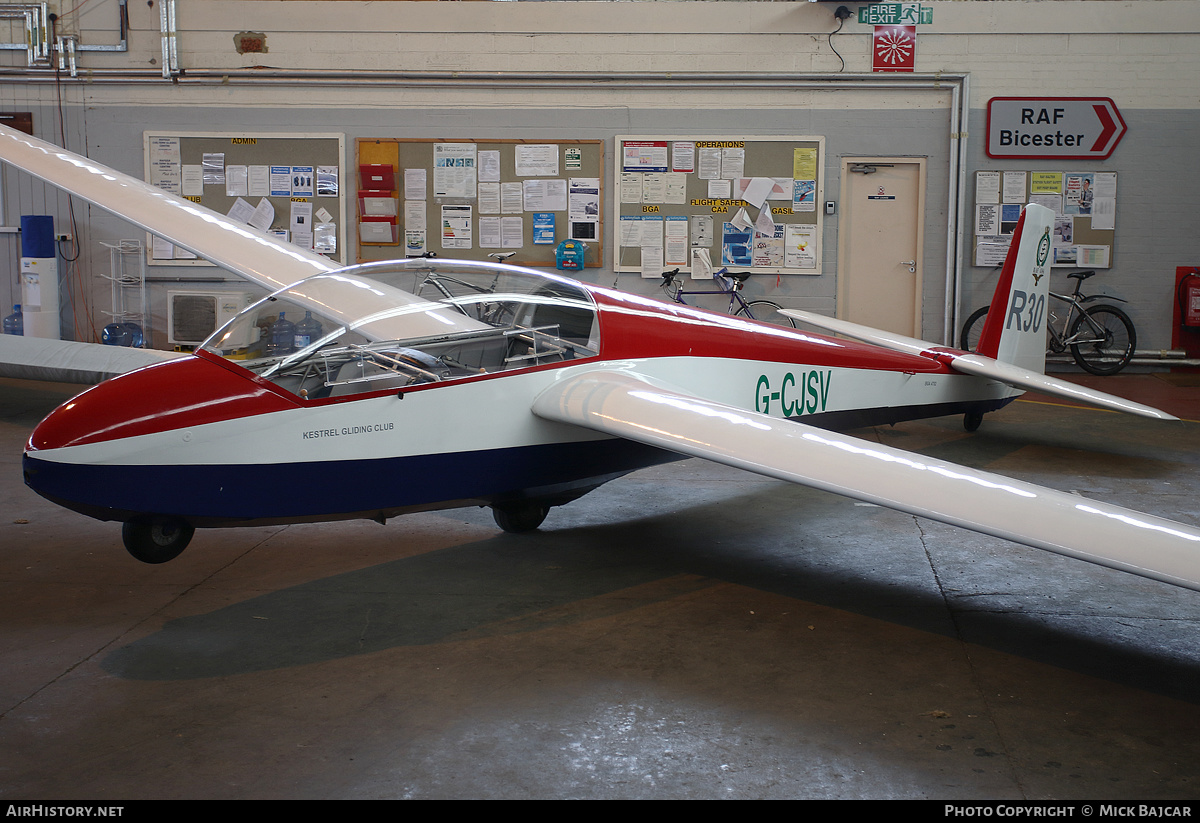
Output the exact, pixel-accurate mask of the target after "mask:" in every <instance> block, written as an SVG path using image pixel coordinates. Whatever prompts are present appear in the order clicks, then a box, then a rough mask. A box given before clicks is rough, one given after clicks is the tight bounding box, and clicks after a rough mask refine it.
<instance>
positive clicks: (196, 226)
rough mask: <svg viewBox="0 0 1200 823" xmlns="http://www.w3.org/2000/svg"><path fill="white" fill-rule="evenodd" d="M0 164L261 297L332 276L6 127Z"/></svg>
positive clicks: (308, 259) (179, 201) (229, 223)
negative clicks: (248, 285)
mask: <svg viewBox="0 0 1200 823" xmlns="http://www.w3.org/2000/svg"><path fill="white" fill-rule="evenodd" d="M0 159H3V160H4V161H5V162H7V163H11V164H13V165H14V166H16V167H18V168H20V169H22V170H24V171H26V172H29V173H30V174H32V175H33V176H34V177H38V178H40V179H42V180H45V181H46V182H47V183H49V184H51V185H53V186H57V187H59V188H61V189H64V190H65V191H68V192H70V193H71V194H73V195H76V196H78V197H82V198H83V199H84V200H87V201H88V202H90V203H94V204H95V205H97V206H99V207H100V208H102V209H105V210H106V211H110V212H112V213H113V214H116V215H118V216H120V217H123V218H125V219H126V220H128V221H129V222H131V223H133V224H134V225H136V226H140V227H141V228H143V229H145V230H146V231H148V232H150V233H152V234H157V235H158V236H159V237H165V238H166V239H168V240H170V241H171V242H172V243H175V244H176V245H178V246H182V247H183V248H185V249H188V250H189V251H191V252H194V253H195V254H198V255H200V256H201V257H204V258H205V259H207V260H211V261H212V262H213V263H216V264H217V265H218V266H221V267H222V268H226V269H228V270H230V271H232V272H237V273H238V274H241V275H243V276H244V277H245V278H246V279H248V280H250V281H251V282H253V283H257V284H258V285H260V286H262V287H263V288H265V289H267V290H268V291H275V290H276V289H279V288H282V287H284V286H287V285H290V284H291V283H295V282H296V281H297V280H300V279H302V278H304V277H308V276H310V275H313V274H318V273H320V272H326V271H333V270H334V269H337V268H339V267H338V265H337V264H336V263H334V262H333V261H332V260H329V259H328V258H325V257H322V256H321V255H319V254H315V253H313V252H310V251H305V250H304V249H301V248H299V247H298V246H294V245H292V244H291V243H286V242H283V241H282V240H280V239H279V238H277V237H273V236H271V235H269V234H267V233H265V232H261V231H258V230H257V229H254V228H251V227H250V226H246V225H243V224H239V223H237V222H235V221H233V220H230V219H229V218H227V217H224V216H223V215H220V214H217V213H216V212H214V211H212V210H211V209H206V208H204V207H203V206H200V205H197V204H196V203H193V202H191V201H190V200H184V199H183V198H182V197H176V196H175V195H173V194H170V193H168V192H165V191H163V190H162V189H159V188H157V187H155V186H151V185H150V184H149V183H146V182H144V181H141V180H138V179H137V178H136V177H130V176H129V175H128V174H123V173H122V172H119V171H116V170H115V169H110V168H109V167H108V166H104V165H102V164H100V163H96V162H94V161H92V160H89V159H88V158H86V157H81V156H80V155H78V154H74V153H73V152H69V151H66V150H65V149H62V148H59V147H58V146H55V145H53V144H51V143H47V142H45V141H44V140H39V139H37V138H36V137H30V136H29V135H27V134H24V133H22V132H19V131H16V130H14V129H10V128H8V127H7V126H0Z"/></svg>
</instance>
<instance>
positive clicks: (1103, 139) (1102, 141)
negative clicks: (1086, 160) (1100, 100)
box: [1091, 105, 1117, 157]
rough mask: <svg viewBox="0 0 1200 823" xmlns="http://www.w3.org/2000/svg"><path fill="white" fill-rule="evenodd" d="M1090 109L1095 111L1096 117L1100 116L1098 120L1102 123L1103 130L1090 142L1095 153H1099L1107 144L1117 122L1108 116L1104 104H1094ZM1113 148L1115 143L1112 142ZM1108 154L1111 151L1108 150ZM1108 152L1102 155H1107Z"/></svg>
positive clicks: (1114, 108) (1114, 109)
mask: <svg viewBox="0 0 1200 823" xmlns="http://www.w3.org/2000/svg"><path fill="white" fill-rule="evenodd" d="M1092 109H1093V110H1094V111H1095V112H1096V117H1098V118H1100V122H1101V123H1102V124H1103V125H1104V130H1103V131H1102V132H1100V136H1099V137H1097V138H1096V142H1095V143H1093V144H1092V149H1091V150H1092V151H1093V152H1095V153H1096V154H1100V153H1102V152H1103V151H1104V147H1105V146H1107V145H1108V139H1109V138H1110V137H1112V136H1113V133H1114V132H1116V130H1117V124H1116V123H1114V122H1113V119H1112V117H1110V116H1109V114H1108V108H1107V107H1106V106H1100V105H1094V106H1092ZM1113 111H1116V106H1113ZM1113 148H1114V149H1115V148H1116V144H1115V143H1114V144H1113ZM1108 154H1112V151H1111V150H1110V151H1109V152H1108ZM1108 154H1105V155H1104V156H1105V157H1107V156H1108Z"/></svg>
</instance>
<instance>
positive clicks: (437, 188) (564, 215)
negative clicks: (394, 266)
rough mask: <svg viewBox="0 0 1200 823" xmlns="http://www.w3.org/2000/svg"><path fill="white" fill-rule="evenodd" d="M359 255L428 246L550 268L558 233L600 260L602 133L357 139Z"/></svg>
mask: <svg viewBox="0 0 1200 823" xmlns="http://www.w3.org/2000/svg"><path fill="white" fill-rule="evenodd" d="M356 158H357V173H358V174H357V176H358V180H357V185H358V198H357V199H358V218H357V220H358V222H357V235H358V260H359V261H360V262H366V261H370V260H387V259H395V258H400V257H418V256H420V255H422V254H426V253H433V254H436V255H437V256H439V257H453V258H459V259H467V260H486V259H488V256H489V255H496V254H506V253H510V252H511V253H513V254H512V256H511V257H509V258H507V259H506V260H505V262H508V263H512V264H514V265H522V266H553V265H554V264H555V249H556V248H557V246H558V244H559V243H561V242H562V241H564V240H577V241H580V242H582V243H585V244H586V245H587V253H586V257H585V266H587V267H597V266H602V265H603V264H604V211H603V202H604V201H603V196H604V192H603V187H602V185H601V176H602V174H603V169H604V144H603V142H602V141H600V140H536V139H525V140H483V139H470V138H463V139H439V140H430V139H393V138H368V139H360V140H358V141H357V144H356Z"/></svg>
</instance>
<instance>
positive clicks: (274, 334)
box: [267, 312, 296, 357]
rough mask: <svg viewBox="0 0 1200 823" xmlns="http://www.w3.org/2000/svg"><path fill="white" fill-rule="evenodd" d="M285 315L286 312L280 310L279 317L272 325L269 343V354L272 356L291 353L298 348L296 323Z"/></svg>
mask: <svg viewBox="0 0 1200 823" xmlns="http://www.w3.org/2000/svg"><path fill="white" fill-rule="evenodd" d="M284 315H285V312H280V313H279V319H278V320H276V321H275V325H274V326H272V327H271V340H270V342H269V343H267V354H268V355H270V356H272V357H278V356H280V355H283V354H291V353H292V352H294V351H295V350H296V324H295V323H293V322H292V321H290V320H288V319H287V318H286V317H285V316H284Z"/></svg>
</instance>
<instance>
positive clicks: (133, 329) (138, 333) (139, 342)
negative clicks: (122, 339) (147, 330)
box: [125, 323, 146, 349]
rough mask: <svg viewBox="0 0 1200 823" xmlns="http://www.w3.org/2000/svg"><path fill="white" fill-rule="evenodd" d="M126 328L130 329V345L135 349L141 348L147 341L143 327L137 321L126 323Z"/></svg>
mask: <svg viewBox="0 0 1200 823" xmlns="http://www.w3.org/2000/svg"><path fill="white" fill-rule="evenodd" d="M125 328H127V329H129V345H130V346H132V347H133V348H135V349H140V348H141V347H142V346H143V345H144V344H145V342H146V339H145V337H144V336H143V335H142V327H141V326H139V325H138V324H137V323H126V324H125Z"/></svg>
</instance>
